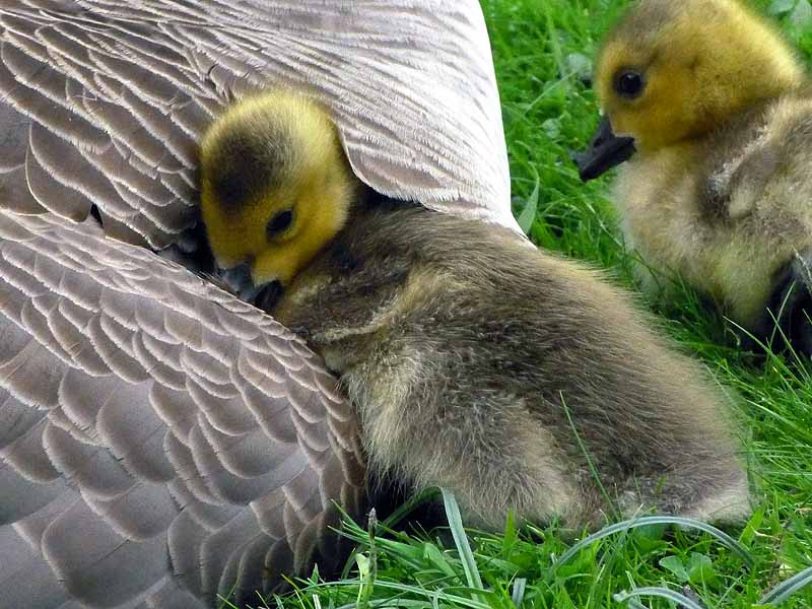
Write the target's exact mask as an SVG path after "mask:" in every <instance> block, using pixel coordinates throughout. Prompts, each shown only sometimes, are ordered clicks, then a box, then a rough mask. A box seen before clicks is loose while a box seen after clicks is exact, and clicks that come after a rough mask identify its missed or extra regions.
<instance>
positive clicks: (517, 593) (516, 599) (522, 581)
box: [510, 577, 527, 607]
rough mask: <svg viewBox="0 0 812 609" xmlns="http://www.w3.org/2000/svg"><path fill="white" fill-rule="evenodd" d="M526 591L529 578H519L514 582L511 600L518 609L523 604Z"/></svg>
mask: <svg viewBox="0 0 812 609" xmlns="http://www.w3.org/2000/svg"><path fill="white" fill-rule="evenodd" d="M525 590H527V578H525V577H517V578H516V579H515V580H513V590H512V591H511V594H510V599H511V600H512V601H513V604H514V605H515V606H516V607H519V606H520V605H521V604H522V601H523V600H524V593H525Z"/></svg>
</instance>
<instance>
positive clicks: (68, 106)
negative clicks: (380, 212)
mask: <svg viewBox="0 0 812 609" xmlns="http://www.w3.org/2000/svg"><path fill="white" fill-rule="evenodd" d="M0 57H2V62H0V497H2V498H3V499H2V502H0V552H2V554H3V556H4V560H3V561H2V563H1V564H0V606H2V607H5V606H13V607H16V608H18V609H25V608H26V607H32V608H37V609H47V608H48V607H54V608H56V607H60V608H61V609H79V608H84V607H96V606H110V607H161V608H170V609H171V608H176V607H177V608H184V609H185V608H192V607H203V606H209V605H211V604H212V603H214V602H215V600H216V597H217V595H218V594H227V593H228V592H229V591H231V590H232V589H233V590H235V591H236V594H237V599H238V600H245V599H251V600H255V599H256V597H255V595H254V594H255V592H254V591H255V590H261V589H268V588H269V587H272V586H273V585H275V584H276V583H277V582H278V581H279V579H280V577H281V576H282V575H290V574H293V573H295V572H301V570H302V569H305V568H306V567H307V565H308V562H309V560H310V558H311V554H312V551H313V549H314V548H317V547H318V548H319V549H320V553H321V555H322V556H326V557H327V558H331V555H330V554H331V549H330V548H331V546H329V545H327V544H330V543H332V542H331V541H330V540H328V539H327V538H326V537H325V536H324V532H325V531H326V530H327V527H329V526H334V525H335V524H336V523H337V522H338V519H337V512H336V510H335V507H334V505H333V503H332V502H333V501H338V502H339V503H341V504H342V505H343V507H344V508H345V509H347V510H348V511H349V512H350V513H358V510H359V509H360V508H361V506H362V505H363V501H364V488H365V482H366V481H365V468H364V463H363V454H362V452H361V449H360V442H359V438H358V427H357V422H356V415H355V413H354V412H353V411H352V410H351V409H350V408H349V406H348V405H347V403H346V402H345V401H344V399H343V398H342V397H341V396H340V395H339V393H338V392H337V391H336V384H335V380H334V379H333V377H331V376H330V375H329V374H327V373H326V372H325V371H324V369H323V367H322V365H321V363H320V360H319V359H318V358H317V357H316V356H314V355H313V353H311V352H310V351H309V349H308V348H307V347H306V346H305V345H304V344H303V343H302V342H301V341H299V340H298V339H296V338H295V337H294V336H293V335H292V334H291V333H289V332H288V331H287V330H286V329H285V328H283V327H281V326H280V325H279V324H277V323H275V322H274V321H273V320H272V319H270V318H268V317H267V316H265V315H263V314H261V313H260V312H258V311H256V310H255V309H253V308H252V307H251V306H249V305H247V304H245V303H242V302H239V301H237V300H235V299H234V298H233V297H231V296H230V295H228V294H225V293H224V292H221V291H219V290H218V289H216V288H214V287H212V286H211V285H208V284H207V283H206V282H205V281H203V280H201V279H199V278H196V277H195V276H193V275H192V274H190V273H189V272H187V271H185V270H184V269H181V268H179V267H177V266H175V265H173V264H170V263H167V262H165V261H162V260H161V259H159V258H158V257H156V256H155V255H154V254H152V253H150V252H148V251H146V250H143V249H138V248H135V247H130V246H127V245H124V244H123V243H120V242H117V241H112V240H110V239H109V238H110V237H112V238H116V239H119V240H121V241H126V242H129V243H132V244H135V245H149V246H151V247H152V248H154V249H163V248H167V247H168V246H176V247H177V248H179V249H180V250H182V251H183V252H188V251H191V250H192V249H193V248H194V247H195V244H194V241H193V239H192V238H191V237H190V236H189V235H190V233H189V231H190V230H191V229H192V228H193V227H194V225H195V223H196V222H197V221H198V212H197V208H196V196H197V195H196V179H197V178H196V162H197V159H196V155H197V150H196V142H197V140H198V138H199V137H200V135H201V134H202V133H203V132H204V130H205V129H206V127H207V125H208V124H209V122H210V121H211V120H212V119H213V118H214V117H216V116H217V115H218V113H219V112H220V111H221V109H222V108H223V107H224V106H226V105H227V104H228V103H229V102H230V101H231V100H232V99H234V98H236V97H239V96H240V95H243V94H245V93H247V92H251V91H254V90H256V89H259V88H262V87H264V86H267V85H269V84H279V83H282V84H288V85H292V86H296V87H299V88H301V89H304V90H305V91H308V92H309V93H311V94H312V95H314V96H315V97H317V98H319V99H320V100H322V101H323V102H324V103H326V104H327V105H328V106H329V107H330V108H331V109H332V110H333V113H334V115H335V118H336V121H337V123H338V125H339V128H340V130H341V132H342V135H343V138H344V145H345V147H346V150H347V153H348V156H349V158H350V161H351V163H352V164H353V167H354V168H355V171H356V172H357V173H358V175H359V176H360V177H361V178H362V179H363V180H364V181H366V182H367V183H368V184H369V185H371V186H372V187H373V188H375V189H377V190H379V191H381V192H383V193H386V194H390V195H393V196H397V197H402V198H406V199H419V200H421V201H423V202H424V203H426V204H427V205H429V206H431V207H435V208H437V209H441V210H446V211H455V212H459V213H464V214H469V215H474V216H478V217H484V218H487V219H490V220H493V221H496V222H499V223H502V224H505V225H507V226H510V227H512V228H514V229H515V228H516V225H515V223H514V222H513V219H512V217H511V214H510V206H509V180H508V172H507V157H506V152H505V146H504V140H503V136H502V126H501V114H500V108H499V100H498V95H497V92H496V87H495V82H494V75H493V67H492V65H491V61H490V53H489V48H488V42H487V36H486V32H485V28H484V22H483V19H482V15H481V12H480V9H479V6H478V4H477V3H476V2H475V0H465V1H464V2H459V3H436V2H431V1H428V0H427V1H425V2H420V3H415V2H412V1H411V0H394V1H393V2H389V3H386V4H381V3H380V2H377V1H373V0H355V1H353V2H352V3H346V2H343V1H341V0H335V1H332V2H320V1H319V2H317V1H315V0H307V1H305V2H301V1H299V0H272V1H271V2H267V1H265V0H246V1H244V2H240V3H232V2H226V1H219V0H218V1H213V2H202V1H199V2H198V1H190V2H183V3H167V2H162V1H159V0H138V1H136V0H130V1H126V2H119V1H115V2H112V1H105V0H8V1H6V2H3V3H2V6H0ZM393 99H394V100H395V101H396V103H392V101H393ZM94 206H95V207H94ZM91 210H94V213H95V212H98V213H97V215H98V217H100V218H101V221H102V226H101V227H100V226H98V225H97V223H96V222H95V220H94V219H93V218H91V217H90V214H91ZM16 212H22V213H24V214H29V215H20V214H18V213H16ZM32 214H33V215H32ZM77 222H80V223H78V224H77ZM21 574H24V577H23V576H22V575H21Z"/></svg>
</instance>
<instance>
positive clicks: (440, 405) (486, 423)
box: [201, 91, 750, 529]
mask: <svg viewBox="0 0 812 609" xmlns="http://www.w3.org/2000/svg"><path fill="white" fill-rule="evenodd" d="M201 168H202V169H201V174H202V182H201V198H202V212H203V218H204V222H205V225H206V229H207V232H208V236H209V240H210V244H211V247H212V251H213V253H214V255H215V257H216V260H217V262H218V264H219V265H220V266H221V267H223V268H229V269H231V270H230V271H229V273H230V275H229V277H230V278H231V280H232V281H233V282H235V284H236V285H238V287H239V288H240V289H241V291H242V293H243V294H245V295H246V296H247V297H248V298H250V299H252V300H253V301H254V302H255V303H256V304H257V305H258V306H260V307H262V308H264V309H265V310H266V311H268V312H269V313H271V314H273V315H274V317H276V318H277V319H278V320H279V321H280V322H282V323H284V324H285V325H287V326H288V327H290V328H291V329H292V330H293V331H295V332H297V333H298V334H300V335H301V336H302V337H304V338H305V339H306V340H307V341H308V343H309V344H310V345H311V346H312V347H313V348H314V349H315V350H316V351H317V352H319V353H320V354H321V355H322V356H323V358H324V360H325V362H326V364H327V366H328V367H329V368H330V369H331V370H333V371H334V372H335V373H336V374H337V375H338V376H339V378H340V381H341V384H342V386H343V387H344V389H345V390H346V392H347V395H348V396H349V398H350V400H351V401H352V403H353V404H354V405H355V407H356V408H357V410H358V413H359V416H360V419H361V422H362V430H363V431H362V435H363V441H364V444H365V447H366V450H367V453H368V459H369V467H370V469H371V471H373V472H378V473H381V474H382V475H387V474H388V475H393V476H395V477H396V478H397V479H400V480H403V481H405V482H407V483H409V484H410V485H412V486H413V487H414V488H415V489H417V490H419V489H422V488H425V487H429V486H441V487H445V488H448V489H450V490H451V491H453V492H454V493H455V495H456V497H457V499H458V501H459V503H460V505H461V507H462V509H463V511H464V514H465V517H466V518H467V520H468V522H469V524H474V525H478V526H482V527H487V528H492V529H499V528H501V527H503V526H504V523H505V519H506V518H507V516H508V513H509V512H510V511H513V512H514V514H515V515H516V516H517V517H518V518H519V519H520V520H522V521H529V522H536V523H542V522H548V521H551V520H553V519H557V520H558V521H559V522H560V523H562V524H563V525H564V526H567V527H573V528H580V527H584V526H589V527H594V526H597V525H599V524H601V523H602V522H603V521H604V520H605V519H606V517H615V516H618V515H629V514H632V513H636V512H638V511H639V510H641V509H644V510H649V509H652V510H656V511H658V512H662V513H668V514H679V515H683V516H689V517H694V518H699V519H703V520H715V521H737V520H740V519H742V518H744V517H745V516H746V515H747V514H748V513H749V509H750V507H749V494H748V490H747V482H746V476H745V473H744V470H743V468H742V465H741V463H740V462H739V460H738V458H737V453H738V451H739V446H738V444H737V442H736V440H735V429H734V426H733V425H732V423H731V419H730V415H729V411H728V409H729V404H728V400H727V399H726V398H725V396H724V395H723V394H722V392H721V391H720V390H719V389H718V388H717V387H716V386H715V385H714V384H713V383H712V382H710V381H709V380H708V379H707V377H706V375H705V373H704V372H703V370H702V369H701V368H700V367H699V366H698V365H697V364H696V363H694V362H693V361H691V360H690V359H688V358H686V357H684V356H682V355H679V354H678V353H676V352H675V351H674V350H672V349H671V348H669V346H668V345H667V343H666V341H665V340H663V339H662V338H661V337H660V336H659V335H658V334H657V333H656V332H654V331H653V330H652V329H651V323H650V322H649V321H648V320H647V319H645V316H644V315H643V314H642V313H641V312H639V311H638V310H637V309H636V308H635V307H634V306H633V304H632V303H631V301H630V299H629V298H628V297H627V296H626V295H625V294H624V293H623V292H622V291H620V290H618V289H616V288H614V287H612V286H610V285H608V284H607V283H606V282H604V281H602V280H601V278H600V277H599V275H598V274H597V273H595V272H593V271H590V270H586V269H584V268H581V267H580V266H577V265H575V264H573V263H570V262H566V261H563V260H560V259H558V258H556V257H554V256H552V255H549V254H546V253H542V252H539V251H536V250H534V249H532V248H528V247H527V244H526V242H525V241H523V240H522V239H521V238H520V237H518V236H517V235H515V234H513V233H512V232H511V231H509V230H508V229H503V228H500V227H497V226H493V225H488V224H485V223H482V222H480V221H476V220H469V219H465V218H461V217H456V216H452V215H445V214H441V213H437V212H434V211H431V210H428V209H426V208H424V207H422V206H420V205H416V204H405V203H403V202H396V201H391V200H388V199H386V198H384V197H382V196H379V195H377V194H376V193H374V192H372V191H371V190H370V189H368V188H366V187H365V186H364V185H363V184H362V183H361V182H360V181H359V180H358V179H357V178H355V176H354V175H353V173H352V171H351V168H350V167H349V165H348V161H347V159H346V157H345V155H344V152H343V149H342V147H341V143H340V139H339V137H338V133H337V131H336V128H335V126H334V125H333V123H332V121H331V119H330V116H329V114H328V113H327V111H326V110H325V109H324V108H322V107H320V106H319V105H318V104H316V103H314V102H311V101H309V100H307V99H306V98H304V97H302V96H299V95H297V94H294V93H291V92H285V91H271V92H269V93H265V94H262V95H259V96H257V97H253V98H250V99H247V100H245V101H242V102H239V103H237V104H236V105H235V106H233V107H232V108H231V109H230V110H228V111H227V112H226V113H225V114H224V115H223V116H222V117H221V118H219V119H218V120H217V121H216V122H215V123H214V124H213V125H212V127H211V129H210V130H209V131H208V133H207V134H206V136H205V138H204V141H203V143H202V146H201ZM235 277H236V279H235ZM240 277H241V278H240Z"/></svg>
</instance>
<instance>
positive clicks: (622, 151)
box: [572, 116, 636, 182]
mask: <svg viewBox="0 0 812 609" xmlns="http://www.w3.org/2000/svg"><path fill="white" fill-rule="evenodd" d="M635 151H636V149H635V147H634V138H631V137H618V136H616V135H615V134H614V133H613V132H612V125H611V123H610V122H609V119H608V118H607V117H606V116H603V117H601V122H600V123H599V124H598V130H597V131H596V133H595V135H594V136H592V141H591V142H589V148H587V149H586V150H584V151H583V152H578V153H575V154H573V155H572V160H573V161H575V164H576V165H577V166H578V175H579V176H580V177H581V181H583V182H588V181H589V180H594V179H595V178H597V177H600V176H602V175H603V174H604V173H606V172H607V171H609V170H610V169H612V167H616V166H617V165H620V164H621V163H622V162H624V161H627V160H629V158H630V157H631V156H632V155H633V154H634V153H635Z"/></svg>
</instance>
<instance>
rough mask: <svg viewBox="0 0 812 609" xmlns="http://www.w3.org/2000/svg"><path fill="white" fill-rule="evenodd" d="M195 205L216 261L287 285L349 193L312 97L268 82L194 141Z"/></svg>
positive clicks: (347, 175) (326, 123)
mask: <svg viewBox="0 0 812 609" xmlns="http://www.w3.org/2000/svg"><path fill="white" fill-rule="evenodd" d="M200 165H201V185H200V186H201V208H202V214H203V221H204V223H205V226H206V232H207V234H208V238H209V242H210V245H211V248H212V252H213V254H214V257H215V260H216V261H217V264H218V266H219V267H220V268H221V269H230V268H234V267H240V266H242V265H247V267H248V270H250V275H251V279H252V280H253V284H254V286H260V285H263V284H268V283H270V282H279V283H281V284H282V285H283V286H284V285H286V284H287V283H288V282H289V281H290V280H291V279H292V278H293V277H294V276H295V275H296V273H297V272H299V271H300V270H301V269H302V268H303V267H305V266H306V265H307V264H308V263H309V262H310V261H311V259H312V258H313V257H314V256H315V255H316V254H317V253H318V252H319V250H321V248H322V247H324V246H325V245H326V244H327V243H329V242H330V240H332V239H333V237H335V235H336V234H337V233H338V231H339V230H341V228H342V227H343V226H344V224H345V223H346V219H347V214H348V212H349V208H350V205H351V202H352V201H353V199H354V198H355V197H356V195H357V184H358V182H357V180H356V178H354V176H353V174H352V172H351V170H350V168H349V166H348V164H347V161H346V157H345V156H344V152H343V150H342V149H341V144H340V141H339V138H338V135H337V133H336V129H335V126H334V125H333V123H332V121H331V120H330V117H329V115H328V113H327V112H326V111H325V110H324V109H323V108H322V107H320V106H319V105H318V104H316V103H314V102H312V101H310V100H308V99H306V98H304V97H302V96H299V95H296V94H293V93H290V92H284V91H274V92H270V93H265V94H261V95H258V96H256V97H252V98H248V99H245V100H243V101H241V102H239V103H237V104H235V105H234V106H232V107H231V108H230V109H229V110H227V111H226V112H225V113H224V114H223V115H222V116H221V117H220V118H218V119H217V120H216V121H215V122H214V123H213V124H212V126H211V127H210V129H209V131H208V132H207V133H206V135H205V137H204V139H203V141H202V143H201V158H200Z"/></svg>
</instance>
